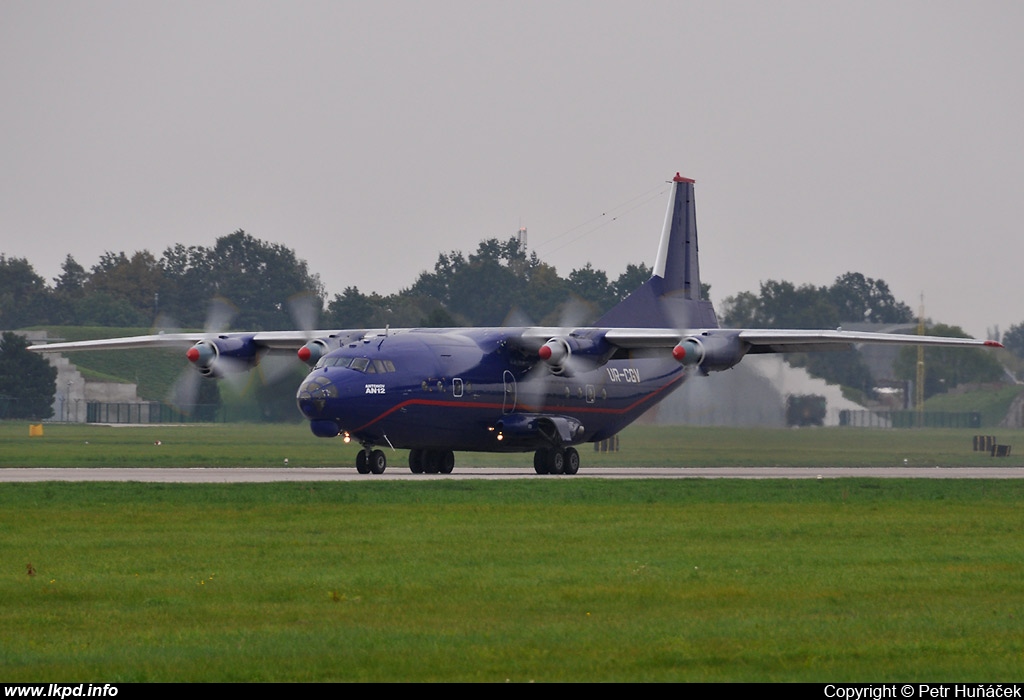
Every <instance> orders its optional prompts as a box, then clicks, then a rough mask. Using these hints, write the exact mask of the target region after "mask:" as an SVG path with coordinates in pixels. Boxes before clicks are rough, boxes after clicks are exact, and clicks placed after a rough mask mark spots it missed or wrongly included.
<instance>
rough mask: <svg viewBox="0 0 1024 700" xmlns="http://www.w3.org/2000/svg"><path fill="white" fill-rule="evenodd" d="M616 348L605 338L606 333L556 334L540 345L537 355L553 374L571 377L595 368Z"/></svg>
mask: <svg viewBox="0 0 1024 700" xmlns="http://www.w3.org/2000/svg"><path fill="white" fill-rule="evenodd" d="M613 350H614V348H612V347H611V345H609V344H608V343H607V342H605V340H604V335H603V334H602V335H598V336H593V337H592V336H584V335H579V336H578V335H572V334H570V335H568V336H565V337H562V336H556V337H554V338H551V339H549V340H548V341H547V342H546V343H544V344H543V345H542V346H540V349H539V350H538V351H537V356H538V357H540V359H541V362H543V363H544V364H546V365H547V366H548V368H549V369H550V370H551V373H552V374H557V375H559V376H563V377H571V376H573V375H574V374H575V373H576V372H581V371H583V372H585V371H588V370H591V369H593V368H594V367H596V366H597V365H599V364H601V363H602V362H604V361H605V360H607V359H608V356H609V355H610V354H611V353H612V351H613Z"/></svg>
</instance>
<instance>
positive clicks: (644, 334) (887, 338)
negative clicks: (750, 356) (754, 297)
mask: <svg viewBox="0 0 1024 700" xmlns="http://www.w3.org/2000/svg"><path fill="white" fill-rule="evenodd" d="M690 337H695V338H723V339H729V340H735V341H737V342H740V343H743V344H746V345H748V346H750V352H761V353H769V352H817V351H822V350H848V349H850V348H852V347H853V346H854V345H860V344H862V343H879V344H888V345H940V346H961V347H962V346H976V347H996V348H1001V347H1003V346H1002V344H1001V343H998V342H996V341H994V340H977V339H975V338H947V337H944V336H934V335H907V334H898V333H871V332H856V331H843V330H834V331H821V330H762V329H737V330H733V329H728V328H709V329H697V330H671V329H664V328H611V329H608V330H607V332H605V334H604V338H605V340H607V341H608V342H609V343H612V344H613V345H617V346H618V347H622V348H666V347H667V348H671V347H673V346H675V345H676V344H678V343H679V342H680V341H682V340H684V339H686V338H690Z"/></svg>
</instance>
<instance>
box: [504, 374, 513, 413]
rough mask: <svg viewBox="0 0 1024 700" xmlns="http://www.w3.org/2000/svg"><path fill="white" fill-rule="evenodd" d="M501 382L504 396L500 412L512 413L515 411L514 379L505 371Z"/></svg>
mask: <svg viewBox="0 0 1024 700" xmlns="http://www.w3.org/2000/svg"><path fill="white" fill-rule="evenodd" d="M502 381H504V383H505V394H504V397H503V398H502V402H501V412H502V413H512V411H514V410H516V378H515V377H514V376H513V375H512V373H511V372H509V371H508V370H505V373H504V374H503V375H502Z"/></svg>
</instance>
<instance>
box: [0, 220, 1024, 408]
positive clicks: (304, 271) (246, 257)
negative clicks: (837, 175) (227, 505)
mask: <svg viewBox="0 0 1024 700" xmlns="http://www.w3.org/2000/svg"><path fill="white" fill-rule="evenodd" d="M650 275H651V269H650V268H649V267H647V266H646V265H643V264H638V265H629V266H628V267H627V268H626V270H625V271H624V272H623V273H622V274H621V275H619V276H618V277H617V278H616V279H614V280H611V279H609V277H608V275H607V273H605V272H604V271H602V270H598V269H595V268H594V267H593V266H592V265H590V264H589V263H588V264H587V265H585V266H584V267H582V268H578V269H574V270H572V272H570V273H569V275H568V276H566V277H562V276H560V275H559V274H558V273H557V271H556V270H555V268H554V267H552V266H551V265H548V264H547V263H544V262H543V261H541V260H540V259H539V258H538V257H537V254H536V253H529V254H528V253H527V251H526V250H525V248H524V247H523V246H522V245H521V244H520V242H519V241H518V240H517V239H515V238H510V239H508V240H505V241H502V240H498V239H493V238H492V239H486V240H483V241H481V242H480V244H479V246H478V247H477V249H476V251H474V252H472V253H469V254H468V255H467V254H464V253H462V252H461V251H450V252H448V253H440V254H439V255H438V258H437V261H436V262H435V264H434V266H433V269H432V270H425V271H423V272H421V273H420V274H419V276H418V277H417V278H416V280H415V281H414V282H413V283H412V284H411V285H410V286H409V287H407V288H404V289H402V290H401V291H399V292H397V293H394V294H390V295H380V294H378V293H376V292H370V293H364V292H362V291H360V290H359V288H358V287H354V286H352V287H347V288H346V289H344V290H343V291H342V292H341V293H340V294H335V295H334V297H333V298H332V299H330V300H327V299H326V294H325V291H324V287H323V284H322V283H321V281H320V277H319V275H317V274H315V273H313V272H312V271H311V270H310V269H309V265H308V264H307V263H306V261H304V260H301V259H299V258H298V257H297V256H296V254H295V252H294V251H292V250H291V249H289V248H287V247H285V246H283V245H280V244H272V243H266V242H264V241H261V240H259V239H257V238H254V237H253V236H251V235H249V234H248V233H246V232H245V231H242V230H239V231H235V232H234V233H232V234H230V235H227V236H223V237H221V238H218V239H217V240H216V242H215V243H214V245H213V246H211V247H204V246H190V247H185V246H183V245H181V244H178V245H175V246H171V247H169V248H167V249H166V250H164V252H163V253H162V254H161V255H160V256H159V257H157V256H156V255H154V254H153V253H151V252H150V251H148V250H141V251H136V252H134V253H132V254H131V255H128V254H126V253H124V252H118V253H114V252H110V251H106V252H104V253H103V254H102V255H101V256H100V258H99V260H98V262H97V263H96V264H94V265H93V266H92V267H91V268H90V269H88V270H86V269H85V267H83V266H82V265H81V264H80V263H79V262H78V261H76V260H75V259H74V258H73V257H72V256H71V255H68V256H67V257H66V258H65V260H64V263H63V265H62V266H61V274H60V276H58V277H57V278H56V279H54V280H53V284H52V285H51V284H48V283H47V282H46V280H44V279H43V278H42V277H40V276H39V275H38V274H37V273H36V272H35V270H34V269H33V267H32V265H31V264H30V263H29V262H28V261H27V260H25V259H20V258H8V257H6V256H5V255H3V254H0V329H2V328H7V329H15V328H22V327H27V326H39V325H88V326H107V327H153V326H161V327H169V326H172V325H173V326H177V327H182V328H202V327H204V325H206V324H207V322H208V321H209V319H208V316H207V314H208V312H207V309H208V308H209V306H210V301H211V300H212V299H214V298H222V299H227V300H229V301H230V302H231V303H232V304H233V306H234V308H235V309H236V310H237V313H236V314H235V315H234V317H233V319H232V322H231V327H233V328H241V329H247V330H275V329H284V328H294V327H296V326H297V325H298V326H299V327H303V326H305V327H312V325H313V324H314V323H316V324H317V325H318V326H319V327H324V328H360V327H370V328H372V327H383V326H387V325H390V326H392V327H409V326H434V327H440V326H469V325H474V326H498V325H503V324H506V325H524V324H540V325H577V324H580V325H582V324H586V323H591V322H593V321H594V320H596V319H597V318H598V317H599V316H600V314H602V313H603V312H605V311H607V310H608V309H610V308H611V307H612V306H614V305H615V304H616V303H617V302H618V301H620V300H621V299H623V298H625V297H626V296H627V295H628V294H629V293H630V292H632V291H633V290H634V289H636V288H637V287H639V286H640V285H641V284H642V283H643V282H645V281H646V280H647V279H648V278H649V277H650ZM703 291H704V295H705V297H707V296H708V295H709V292H710V288H709V287H708V286H707V285H705V286H704V290H703ZM296 299H300V300H303V301H302V303H301V304H300V305H299V307H298V308H305V309H306V310H307V312H311V313H308V314H307V313H303V314H301V315H303V316H306V317H305V318H299V319H297V318H295V314H294V308H295V307H294V306H293V304H292V302H293V301H295V300H296ZM161 319H162V320H161ZM721 320H722V322H723V325H725V326H729V327H735V328H773V327H775V328H835V327H837V326H840V325H842V324H843V323H850V322H873V323H883V324H909V323H912V322H913V321H914V315H913V312H912V311H911V309H910V307H909V306H907V304H905V303H903V302H901V301H899V300H897V299H896V298H895V297H894V296H893V294H892V292H891V291H890V289H889V287H888V285H887V284H886V283H885V282H884V281H883V280H876V279H872V278H870V277H865V276H864V275H863V274H861V273H855V272H849V273H846V274H844V275H841V276H839V277H837V278H836V280H835V282H834V283H833V284H832V285H830V286H827V287H826V286H822V287H816V286H813V285H801V286H797V285H794V284H793V283H791V282H787V281H777V280H768V281H766V282H762V283H761V286H760V290H759V292H758V293H754V292H752V291H746V292H741V293H739V294H737V295H735V296H732V297H729V298H727V299H726V300H725V302H724V304H723V305H722V315H721ZM222 329H223V328H218V330H222ZM929 332H931V333H934V334H940V335H959V336H964V335H965V334H964V333H963V331H962V330H961V329H959V328H956V327H950V326H943V325H941V324H939V325H934V326H932V327H930V329H929ZM1005 340H1006V343H1007V346H1008V347H1009V348H1010V349H1011V350H1012V351H1013V352H1015V353H1017V354H1018V355H1019V356H1021V357H1024V324H1019V325H1017V326H1013V327H1011V329H1010V330H1009V331H1008V332H1007V333H1006V335H1005ZM908 352H914V353H916V351H915V350H913V349H909V350H908ZM928 352H929V353H931V354H932V355H933V356H934V357H933V358H929V360H928V364H929V367H930V368H934V369H930V371H929V375H928V377H929V387H928V393H929V394H930V393H933V392H934V391H939V390H943V389H948V388H951V387H952V386H955V385H956V384H957V383H961V382H963V381H995V380H997V379H998V378H999V377H1000V376H1001V374H1002V369H1001V367H1000V366H999V363H998V362H997V361H996V360H995V359H994V358H993V357H992V356H991V354H989V353H972V352H969V351H964V350H957V351H956V354H955V355H953V356H950V357H946V356H945V355H942V353H943V351H942V350H939V349H936V350H932V349H929V351H928ZM947 352H948V351H947ZM940 355H941V357H940ZM915 358H916V355H915ZM788 359H789V360H790V362H791V364H795V365H803V366H806V367H807V368H808V370H809V371H810V372H811V373H812V374H815V375H816V376H820V377H823V378H824V379H826V380H828V381H831V382H833V383H838V384H842V385H845V386H849V387H853V388H855V389H858V390H861V391H863V392H865V393H867V394H870V392H871V388H872V384H873V380H872V377H871V374H870V372H869V370H868V369H867V367H866V366H865V365H864V363H863V361H862V360H861V359H860V356H859V355H858V354H857V353H853V352H851V353H810V354H796V355H793V356H790V357H789V358H788ZM933 359H934V361H933ZM900 364H901V366H903V365H905V366H906V367H909V368H910V369H906V368H904V369H901V370H900V371H901V373H902V372H905V373H906V374H908V376H907V377H906V378H907V379H913V375H914V369H913V368H914V367H915V366H916V359H915V360H914V361H911V360H909V359H908V360H906V361H901V363H900ZM943 367H946V368H949V369H948V370H947V371H945V373H944V370H943V369H942V368H943Z"/></svg>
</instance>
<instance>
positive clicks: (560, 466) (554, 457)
mask: <svg viewBox="0 0 1024 700" xmlns="http://www.w3.org/2000/svg"><path fill="white" fill-rule="evenodd" d="M564 472H565V452H563V451H562V450H560V449H558V448H555V449H553V450H550V451H549V452H548V474H562V473H564Z"/></svg>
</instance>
